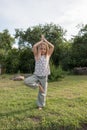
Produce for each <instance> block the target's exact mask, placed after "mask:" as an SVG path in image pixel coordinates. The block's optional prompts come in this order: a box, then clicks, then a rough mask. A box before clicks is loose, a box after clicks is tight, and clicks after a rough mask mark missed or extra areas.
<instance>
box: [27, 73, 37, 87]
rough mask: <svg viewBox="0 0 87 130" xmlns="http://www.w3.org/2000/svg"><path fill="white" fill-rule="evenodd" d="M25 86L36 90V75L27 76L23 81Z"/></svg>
mask: <svg viewBox="0 0 87 130" xmlns="http://www.w3.org/2000/svg"><path fill="white" fill-rule="evenodd" d="M24 83H25V85H27V86H29V87H32V88H36V87H37V86H38V79H37V76H36V75H32V76H29V77H28V78H26V79H25V80H24Z"/></svg>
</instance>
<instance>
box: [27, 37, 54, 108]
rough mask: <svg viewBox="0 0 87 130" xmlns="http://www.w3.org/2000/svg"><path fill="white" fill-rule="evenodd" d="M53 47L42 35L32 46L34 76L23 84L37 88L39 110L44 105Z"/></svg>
mask: <svg viewBox="0 0 87 130" xmlns="http://www.w3.org/2000/svg"><path fill="white" fill-rule="evenodd" d="M53 50H54V45H53V44H51V43H50V42H48V41H47V40H46V38H45V37H44V36H43V35H42V38H41V41H40V42H38V43H36V44H35V45H34V46H33V53H34V58H35V71H34V74H33V75H32V76H30V77H28V78H26V79H25V81H24V82H25V84H26V85H28V86H30V87H32V88H36V87H39V92H38V100H37V106H38V108H39V110H41V109H42V108H43V107H44V106H45V103H46V94H47V79H48V75H49V74H50V67H49V60H50V57H51V55H52V53H53Z"/></svg>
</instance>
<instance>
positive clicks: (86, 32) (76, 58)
mask: <svg viewBox="0 0 87 130" xmlns="http://www.w3.org/2000/svg"><path fill="white" fill-rule="evenodd" d="M71 59H72V66H73V67H79V66H82V67H83V66H87V25H85V26H82V28H81V29H80V31H79V32H78V35H77V36H75V37H74V38H73V43H72V55H71Z"/></svg>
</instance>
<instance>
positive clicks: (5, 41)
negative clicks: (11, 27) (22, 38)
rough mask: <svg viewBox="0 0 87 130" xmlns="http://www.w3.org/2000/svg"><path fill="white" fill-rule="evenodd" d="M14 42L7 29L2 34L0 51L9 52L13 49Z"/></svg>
mask: <svg viewBox="0 0 87 130" xmlns="http://www.w3.org/2000/svg"><path fill="white" fill-rule="evenodd" d="M14 41H15V40H14V38H13V37H12V36H11V35H10V34H9V31H8V30H7V29H6V30H3V32H2V33H1V32H0V49H4V50H5V51H8V50H9V49H11V48H12V45H13V43H14Z"/></svg>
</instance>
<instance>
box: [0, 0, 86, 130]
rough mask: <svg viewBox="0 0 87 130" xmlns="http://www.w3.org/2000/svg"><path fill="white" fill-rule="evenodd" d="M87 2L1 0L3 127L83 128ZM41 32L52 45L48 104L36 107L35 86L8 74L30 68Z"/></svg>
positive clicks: (28, 71)
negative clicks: (40, 107) (25, 83)
mask: <svg viewBox="0 0 87 130" xmlns="http://www.w3.org/2000/svg"><path fill="white" fill-rule="evenodd" d="M86 2H87V1H86V0H83V1H82V0H80V1H78V0H76V1H71V0H67V2H65V1H64V0H62V1H59V0H58V1H57V0H54V1H49V0H48V1H39V0H37V1H35V0H33V1H32V2H31V1H30V0H29V1H28V0H26V1H20V0H19V1H14V0H12V1H10V0H9V1H7V0H3V1H1V4H0V6H1V7H0V12H1V13H0V25H1V27H0V74H1V75H0V128H1V130H5V129H6V130H10V129H12V130H15V129H17V130H21V129H24V130H25V129H28V130H36V129H37V130H86V129H87V110H86V107H87V94H86V93H87V76H86V75H87V21H86V20H87V18H86V17H87V16H86ZM75 27H76V29H75ZM42 34H44V36H45V37H46V39H47V40H48V41H50V42H51V43H52V44H54V47H55V49H54V52H53V55H52V57H51V60H50V67H51V75H50V76H49V85H48V86H49V87H48V96H47V106H46V108H44V109H43V110H42V111H38V110H37V108H36V106H35V100H36V96H37V91H38V90H36V91H35V90H32V89H29V88H27V87H26V86H25V85H24V83H23V81H13V80H11V79H12V77H14V75H16V76H18V75H25V74H32V73H33V71H34V56H33V53H32V46H33V45H34V44H35V43H36V42H38V41H39V40H40V38H41V35H42Z"/></svg>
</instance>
